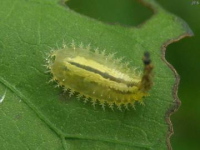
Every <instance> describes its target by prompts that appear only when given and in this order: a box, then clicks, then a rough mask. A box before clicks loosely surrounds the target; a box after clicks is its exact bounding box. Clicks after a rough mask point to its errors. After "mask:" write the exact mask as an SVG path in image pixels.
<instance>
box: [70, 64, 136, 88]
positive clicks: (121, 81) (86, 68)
mask: <svg viewBox="0 0 200 150" xmlns="http://www.w3.org/2000/svg"><path fill="white" fill-rule="evenodd" d="M68 63H70V64H71V65H74V66H76V67H78V68H81V69H84V70H87V71H89V72H92V73H96V74H99V75H100V76H102V77H103V78H105V79H109V80H111V81H114V82H117V83H124V84H126V85H127V87H131V86H136V85H137V83H134V82H127V81H124V80H123V79H120V78H116V77H113V76H111V75H109V74H108V73H104V72H101V71H99V70H97V69H94V68H92V67H89V66H85V65H81V64H79V63H76V62H70V61H68Z"/></svg>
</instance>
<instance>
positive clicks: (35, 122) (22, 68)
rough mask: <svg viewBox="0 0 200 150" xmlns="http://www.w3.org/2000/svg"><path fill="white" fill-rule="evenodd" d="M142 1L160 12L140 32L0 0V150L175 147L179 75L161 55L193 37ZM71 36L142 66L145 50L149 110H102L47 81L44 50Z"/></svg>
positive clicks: (35, 3)
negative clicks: (149, 66)
mask: <svg viewBox="0 0 200 150" xmlns="http://www.w3.org/2000/svg"><path fill="white" fill-rule="evenodd" d="M143 2H144V3H145V4H146V5H148V6H149V7H150V8H152V9H153V10H154V12H155V14H154V15H153V16H152V17H151V18H150V19H149V20H147V21H146V22H145V23H144V24H143V25H142V26H140V27H122V26H120V25H109V24H106V23H103V22H100V21H97V20H94V19H91V18H88V17H86V16H83V15H80V14H78V13H76V12H74V11H72V10H70V9H69V8H67V7H64V6H62V5H60V3H59V2H58V1H57V0H51V1H49V0H2V1H1V5H0V31H1V33H0V95H1V96H3V95H4V94H5V98H4V99H3V98H2V100H3V101H2V102H1V103H0V114H1V115H0V135H1V136H0V145H1V149H127V150H129V149H130V150H132V149H135V150H136V149H138V150H142V149H153V150H161V149H167V148H170V144H169V141H168V139H169V136H170V134H171V132H172V127H171V123H170V120H169V115H170V113H171V112H172V111H174V110H175V109H176V108H177V106H178V104H179V101H178V99H177V97H176V92H177V82H178V77H177V76H178V75H177V73H176V71H175V70H174V69H172V66H170V65H169V64H168V63H167V62H166V60H165V58H164V55H165V47H166V46H167V45H168V44H169V43H171V42H173V41H177V40H179V39H181V38H182V37H184V36H189V35H192V32H191V31H190V29H189V27H188V26H187V24H186V23H184V21H182V20H181V19H180V18H178V17H176V16H174V15H172V14H170V13H168V12H166V11H165V10H163V9H162V8H161V7H160V6H159V5H158V4H157V3H156V2H155V1H153V0H144V1H143ZM72 39H73V40H74V41H75V42H76V43H80V42H83V44H85V45H86V44H89V43H90V44H91V46H92V48H96V47H98V48H99V49H102V50H103V49H106V50H107V52H108V53H112V52H117V56H118V57H120V56H125V57H126V61H131V65H133V66H138V67H139V68H140V69H142V61H141V57H142V55H143V52H144V51H146V50H148V51H149V52H150V53H151V56H152V60H153V64H154V67H155V70H154V86H153V88H152V90H151V91H150V96H149V97H147V98H145V99H144V103H145V106H142V105H139V104H137V105H136V110H123V111H122V112H121V111H118V110H115V111H112V110H110V109H109V108H107V109H106V110H105V111H103V109H102V108H101V107H100V106H97V107H96V108H93V107H92V105H91V104H90V103H86V104H84V103H83V102H82V101H78V100H77V99H76V98H75V97H72V98H69V97H67V96H66V94H63V91H62V89H61V88H54V86H55V85H56V84H55V83H50V84H49V83H48V81H49V80H50V78H51V75H50V74H46V73H45V71H46V68H45V67H44V66H43V65H44V64H45V59H46V53H49V52H50V50H51V48H54V49H56V48H57V47H61V46H62V43H63V41H65V42H66V43H70V42H71V41H72ZM172 70H173V71H172ZM5 91H6V92H5ZM174 98H175V99H174Z"/></svg>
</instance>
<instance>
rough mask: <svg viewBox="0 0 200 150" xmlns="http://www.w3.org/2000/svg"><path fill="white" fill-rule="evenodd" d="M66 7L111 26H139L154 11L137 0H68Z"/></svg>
mask: <svg viewBox="0 0 200 150" xmlns="http://www.w3.org/2000/svg"><path fill="white" fill-rule="evenodd" d="M66 5H67V6H68V7H69V8H70V9H72V10H74V11H76V12H78V13H80V14H83V15H86V16H88V17H91V18H94V19H97V20H100V21H102V22H105V23H109V24H120V25H125V26H137V25H139V24H141V23H143V22H144V21H145V20H147V19H148V18H150V17H151V15H153V11H152V10H151V9H149V8H147V7H145V6H144V5H142V4H141V3H139V2H138V1H136V0H68V1H67V2H66Z"/></svg>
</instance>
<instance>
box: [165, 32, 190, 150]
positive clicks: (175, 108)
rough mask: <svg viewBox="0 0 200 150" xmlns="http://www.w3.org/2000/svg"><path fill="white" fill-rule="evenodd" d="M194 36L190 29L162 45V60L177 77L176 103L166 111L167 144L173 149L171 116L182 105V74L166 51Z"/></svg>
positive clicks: (173, 93)
mask: <svg viewBox="0 0 200 150" xmlns="http://www.w3.org/2000/svg"><path fill="white" fill-rule="evenodd" d="M191 36H193V33H192V31H191V30H188V32H187V33H185V34H183V35H181V36H179V37H178V38H176V39H173V40H169V41H167V42H166V43H165V44H163V46H162V60H163V61H164V62H165V63H166V64H167V65H168V67H169V68H170V69H171V70H172V71H173V72H174V75H175V78H176V82H175V84H174V87H173V89H172V95H173V97H174V103H173V105H172V106H171V107H170V108H169V109H168V111H167V112H166V118H165V119H166V122H167V123H168V125H169V129H168V135H167V146H168V149H169V150H172V147H171V143H170V137H171V136H172V135H173V133H174V130H173V124H172V122H171V120H170V116H171V115H172V114H173V113H175V112H176V111H177V110H178V109H179V107H180V105H181V101H180V99H179V97H178V86H179V82H180V76H179V74H178V73H177V71H176V69H175V68H174V67H173V66H172V65H171V64H170V63H169V62H168V61H167V60H166V59H165V51H166V48H167V46H168V45H169V44H172V43H174V42H178V41H179V40H181V39H183V38H185V37H191Z"/></svg>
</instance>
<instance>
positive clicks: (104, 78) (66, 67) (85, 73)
mask: <svg viewBox="0 0 200 150" xmlns="http://www.w3.org/2000/svg"><path fill="white" fill-rule="evenodd" d="M118 60H119V59H116V60H115V59H114V58H113V57H112V55H108V56H106V55H105V52H104V51H102V52H99V51H98V50H97V49H96V50H94V51H91V50H90V49H89V47H86V48H84V47H83V46H81V47H75V44H74V43H73V44H72V45H71V46H70V47H67V46H66V45H65V46H63V48H61V49H58V50H55V51H53V52H52V53H51V54H50V58H49V59H48V62H49V64H48V68H49V69H50V72H51V73H52V75H53V80H56V81H57V82H58V84H59V85H60V86H63V87H64V90H65V91H66V90H69V91H71V92H70V95H73V94H74V92H77V93H79V94H78V95H77V97H78V98H80V99H83V100H84V101H87V100H88V99H89V100H91V101H92V104H93V105H95V103H96V102H97V101H98V102H99V103H100V105H102V107H103V108H104V104H105V103H107V104H108V105H109V106H110V107H111V108H113V104H115V105H116V106H118V108H121V106H122V105H124V106H125V107H126V108H128V105H131V106H134V103H135V102H136V101H140V102H141V101H142V97H144V96H147V95H148V93H147V91H148V89H149V88H148V89H146V88H144V87H143V85H142V84H143V82H144V83H145V81H141V80H142V76H140V75H139V73H136V72H135V71H134V70H129V69H127V65H126V63H125V64H121V62H120V61H118ZM145 84H146V83H145ZM148 85H149V84H148ZM144 89H145V90H144ZM82 97H85V99H84V98H82Z"/></svg>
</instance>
